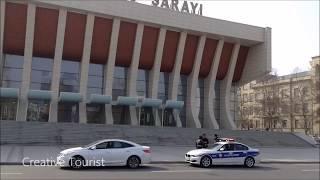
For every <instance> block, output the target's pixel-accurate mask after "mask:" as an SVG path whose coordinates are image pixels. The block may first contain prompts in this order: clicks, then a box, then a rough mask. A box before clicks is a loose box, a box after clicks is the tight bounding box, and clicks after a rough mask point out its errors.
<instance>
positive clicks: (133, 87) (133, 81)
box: [127, 23, 144, 125]
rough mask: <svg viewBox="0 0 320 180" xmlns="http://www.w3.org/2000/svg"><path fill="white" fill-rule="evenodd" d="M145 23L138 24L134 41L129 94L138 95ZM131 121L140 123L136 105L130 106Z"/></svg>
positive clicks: (128, 81)
mask: <svg viewBox="0 0 320 180" xmlns="http://www.w3.org/2000/svg"><path fill="white" fill-rule="evenodd" d="M143 29H144V25H143V24H142V23H139V24H138V27H137V33H136V40H135V43H134V49H133V56H132V61H131V65H130V68H129V70H128V77H127V78H128V79H127V84H128V85H127V87H128V89H127V90H128V93H127V94H128V96H133V97H135V96H137V75H138V68H139V60H140V50H141V44H142V36H143ZM129 112H130V122H131V125H138V118H137V111H136V107H134V106H130V107H129Z"/></svg>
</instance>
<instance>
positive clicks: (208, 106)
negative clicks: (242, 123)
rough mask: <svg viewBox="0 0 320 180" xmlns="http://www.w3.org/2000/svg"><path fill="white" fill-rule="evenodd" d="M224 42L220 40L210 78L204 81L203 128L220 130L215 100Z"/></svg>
mask: <svg viewBox="0 0 320 180" xmlns="http://www.w3.org/2000/svg"><path fill="white" fill-rule="evenodd" d="M223 44H224V40H219V43H218V46H217V48H216V51H215V54H214V57H213V61H212V62H213V63H212V64H211V69H210V73H209V75H208V77H206V78H205V80H204V121H203V127H206V128H213V129H219V124H218V122H217V119H216V117H215V114H214V104H215V102H214V99H215V96H216V94H215V88H214V87H215V83H216V77H217V73H218V67H219V63H220V57H221V53H222V48H223Z"/></svg>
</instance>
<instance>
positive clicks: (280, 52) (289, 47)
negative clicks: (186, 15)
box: [138, 0, 320, 75]
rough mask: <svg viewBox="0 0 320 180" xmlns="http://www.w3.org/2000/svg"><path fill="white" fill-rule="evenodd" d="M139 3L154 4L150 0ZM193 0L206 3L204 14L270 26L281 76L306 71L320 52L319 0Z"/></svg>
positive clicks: (274, 59) (273, 60)
mask: <svg viewBox="0 0 320 180" xmlns="http://www.w3.org/2000/svg"><path fill="white" fill-rule="evenodd" d="M161 1H162V0H160V2H161ZM170 1H171V0H169V2H170ZM180 1H182V0H180ZM138 2H140V3H144V4H149V5H151V0H143V1H138ZM193 2H198V3H201V4H203V15H204V16H208V17H212V18H217V19H223V20H228V21H233V22H239V23H243V24H250V25H254V26H260V27H271V28H272V67H273V68H274V69H275V71H276V72H277V74H278V75H285V74H290V73H292V72H293V71H297V70H298V71H306V70H308V69H310V64H309V62H310V61H311V58H312V57H314V56H318V55H320V52H319V48H320V47H319V41H320V40H319V39H320V37H319V32H320V30H319V21H320V20H319V16H320V15H319V13H320V12H319V9H320V5H319V1H318V0H313V1H311V0H309V1H308V0H305V1H275V0H273V1H229V0H224V1H216V0H193ZM181 4H182V3H181Z"/></svg>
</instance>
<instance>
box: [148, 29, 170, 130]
mask: <svg viewBox="0 0 320 180" xmlns="http://www.w3.org/2000/svg"><path fill="white" fill-rule="evenodd" d="M166 33H167V30H166V29H164V28H161V29H160V33H159V37H158V43H157V50H156V55H155V60H154V63H153V67H152V69H151V70H150V78H149V83H148V84H149V87H148V88H149V92H150V97H151V98H153V99H158V85H159V75H160V68H161V60H162V54H163V47H164V42H165V38H166ZM153 115H154V117H158V111H157V110H156V111H154V113H153ZM155 119H156V122H155V124H156V126H160V125H161V122H160V119H159V118H155Z"/></svg>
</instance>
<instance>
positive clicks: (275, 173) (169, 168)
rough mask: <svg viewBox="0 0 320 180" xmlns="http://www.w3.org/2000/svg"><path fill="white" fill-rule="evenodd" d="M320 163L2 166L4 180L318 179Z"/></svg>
mask: <svg viewBox="0 0 320 180" xmlns="http://www.w3.org/2000/svg"><path fill="white" fill-rule="evenodd" d="M319 173H320V172H319V164H260V165H258V166H256V167H254V168H252V169H248V168H243V167H241V166H216V167H213V168H209V169H203V168H199V167H192V166H189V165H187V164H152V165H147V166H145V167H142V168H139V169H136V170H131V169H127V168H122V167H108V168H86V169H82V170H72V169H60V168H58V167H34V166H33V167H24V166H1V180H5V179H33V180H36V179H41V180H45V179H85V180H89V179H106V180H107V179H112V180H120V179H134V180H147V179H148V180H158V179H159V180H165V179H175V180H178V179H180V180H196V179H197V180H209V179H210V180H212V179H214V180H222V179H230V180H236V179H246V180H257V179H258V180H264V179H265V180H274V179H277V180H278V179H286V180H302V179H304V180H319Z"/></svg>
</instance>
